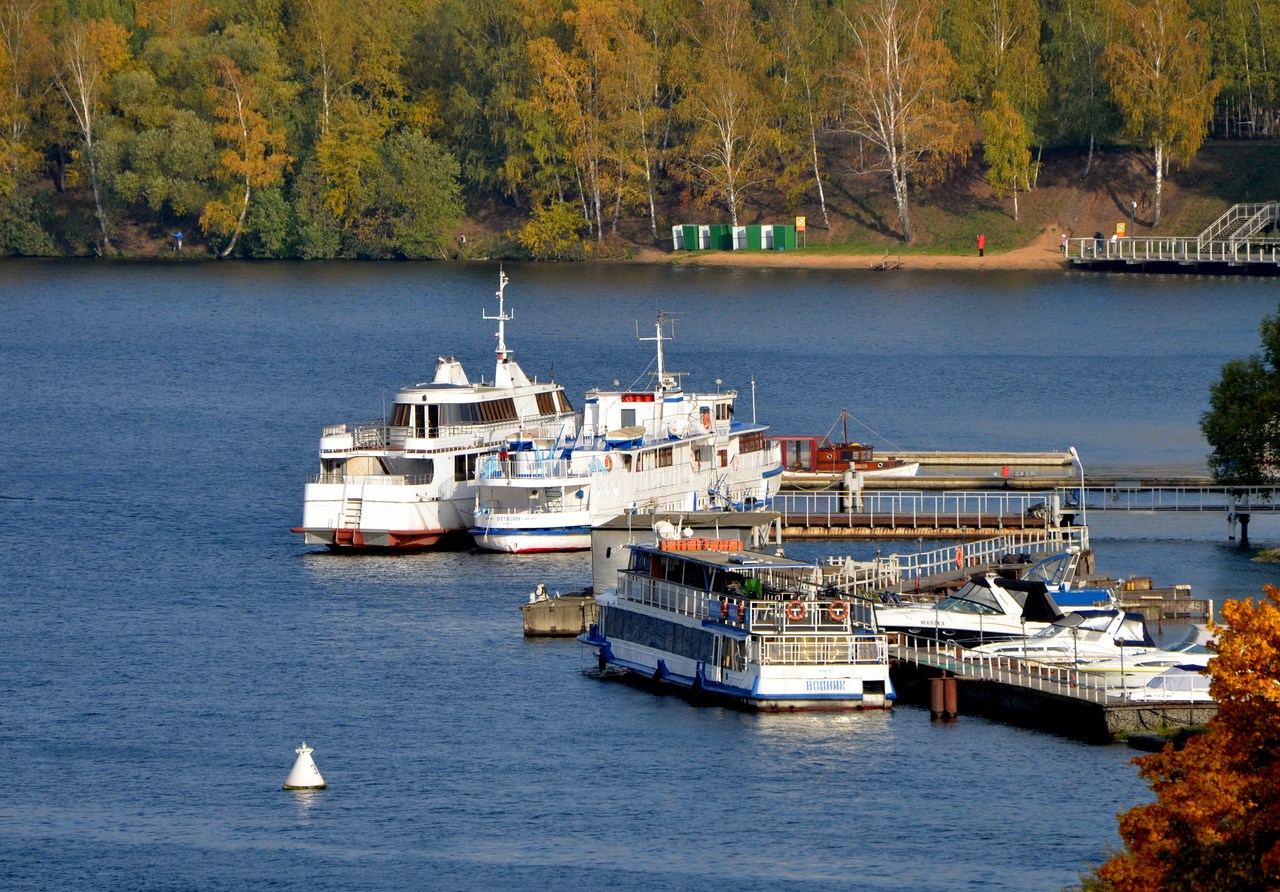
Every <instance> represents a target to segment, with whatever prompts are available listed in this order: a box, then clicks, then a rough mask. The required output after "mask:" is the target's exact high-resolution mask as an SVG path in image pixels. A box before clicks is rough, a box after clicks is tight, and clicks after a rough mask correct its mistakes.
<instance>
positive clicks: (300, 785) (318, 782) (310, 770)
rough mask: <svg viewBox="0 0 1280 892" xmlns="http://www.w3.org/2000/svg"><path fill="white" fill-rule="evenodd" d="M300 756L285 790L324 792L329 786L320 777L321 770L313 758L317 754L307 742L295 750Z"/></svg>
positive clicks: (287, 780)
mask: <svg viewBox="0 0 1280 892" xmlns="http://www.w3.org/2000/svg"><path fill="white" fill-rule="evenodd" d="M294 752H295V753H297V754H298V759H297V761H295V762H294V763H293V770H292V771H290V772H289V777H288V778H286V779H285V782H284V788H285V789H286V790H323V789H324V788H325V787H327V786H329V785H328V784H326V783H325V782H324V778H323V777H321V776H320V769H319V768H317V767H316V760H315V759H313V758H311V754H312V753H313V752H315V750H313V749H312V748H311V747H309V746H307V742H306V741H305V740H304V741H302V746H300V747H298V748H297V749H296V750H294Z"/></svg>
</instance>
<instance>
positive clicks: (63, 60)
mask: <svg viewBox="0 0 1280 892" xmlns="http://www.w3.org/2000/svg"><path fill="white" fill-rule="evenodd" d="M128 40H129V32H128V31H126V30H125V29H124V28H122V27H120V26H119V25H117V24H116V23H115V22H113V21H111V20H109V19H89V20H87V21H85V20H81V19H73V20H71V21H70V22H69V23H67V25H65V26H64V27H63V29H62V33H61V36H60V37H59V39H58V41H57V42H56V44H55V49H54V54H55V58H56V60H57V69H56V72H55V74H54V83H55V84H56V85H57V87H58V92H59V93H61V94H62V98H63V99H65V100H66V102H67V107H68V108H69V109H70V110H71V117H72V118H73V119H74V121H75V126H76V130H77V133H78V136H79V138H80V145H81V147H82V152H81V157H82V158H83V160H84V163H85V166H86V167H87V168H88V170H89V185H90V187H91V188H92V190H93V207H94V214H95V216H96V217H97V220H98V228H99V230H100V232H101V235H102V251H103V253H106V252H108V251H110V250H111V236H110V232H109V229H108V226H107V216H106V213H105V212H104V211H103V209H102V188H101V183H100V175H99V170H98V159H97V149H98V133H99V130H100V129H101V122H100V120H99V117H100V115H101V114H103V113H104V112H105V109H104V107H103V105H104V99H105V97H106V95H107V90H108V87H109V84H110V81H111V77H112V76H113V75H114V74H115V73H116V72H117V71H119V70H120V69H121V68H123V67H124V65H125V63H126V62H127V61H128V59H129V47H128Z"/></svg>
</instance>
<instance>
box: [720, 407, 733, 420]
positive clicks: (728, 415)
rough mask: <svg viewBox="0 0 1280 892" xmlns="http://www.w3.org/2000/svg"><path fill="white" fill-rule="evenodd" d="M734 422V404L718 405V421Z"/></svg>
mask: <svg viewBox="0 0 1280 892" xmlns="http://www.w3.org/2000/svg"><path fill="white" fill-rule="evenodd" d="M732 420H733V403H716V421H732Z"/></svg>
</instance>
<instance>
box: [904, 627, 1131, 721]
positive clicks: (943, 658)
mask: <svg viewBox="0 0 1280 892" xmlns="http://www.w3.org/2000/svg"><path fill="white" fill-rule="evenodd" d="M890 648H891V653H892V654H893V655H894V656H895V657H896V658H897V659H900V660H907V661H910V662H913V663H916V664H918V665H925V666H932V667H934V668H937V669H945V670H947V671H949V672H951V673H953V674H954V675H955V676H956V677H957V678H971V679H980V680H983V681H994V682H999V683H1000V684H1007V685H1016V686H1018V687H1024V688H1029V689H1031V690H1036V691H1044V692H1047V693H1051V694H1060V695H1061V696H1064V697H1075V698H1077V699H1080V700H1088V701H1089V702H1091V703H1100V704H1102V705H1104V706H1105V705H1107V704H1119V703H1123V702H1125V698H1124V697H1123V696H1122V695H1112V694H1111V693H1110V690H1109V689H1108V687H1107V686H1106V685H1105V684H1103V683H1102V682H1101V681H1100V680H1099V679H1097V678H1093V677H1086V676H1085V675H1084V674H1083V673H1080V672H1078V671H1077V670H1076V667H1075V666H1066V665H1056V664H1052V663H1040V662H1037V661H1035V660H1028V659H1024V658H1021V657H990V656H987V655H985V654H976V653H974V652H973V651H969V650H966V649H964V648H963V647H959V646H957V645H955V644H953V643H950V642H937V641H932V640H928V639H917V638H906V639H904V640H902V641H900V642H898V643H896V644H892V645H890Z"/></svg>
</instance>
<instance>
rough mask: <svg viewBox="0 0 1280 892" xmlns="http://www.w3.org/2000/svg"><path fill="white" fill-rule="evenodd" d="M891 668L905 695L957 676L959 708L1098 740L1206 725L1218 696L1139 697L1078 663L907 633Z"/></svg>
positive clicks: (916, 698) (924, 695)
mask: <svg viewBox="0 0 1280 892" xmlns="http://www.w3.org/2000/svg"><path fill="white" fill-rule="evenodd" d="M889 654H890V660H891V662H890V672H891V673H892V677H893V682H894V687H895V689H896V690H897V691H898V696H899V699H900V700H902V701H903V702H907V703H920V704H927V703H929V682H930V680H931V679H934V678H939V677H952V678H955V679H956V684H957V688H958V696H957V700H958V707H959V708H958V712H959V714H961V715H964V714H967V713H968V714H973V715H981V716H984V717H986V718H989V719H992V720H995V721H1002V722H1006V723H1008V724H1011V725H1018V726H1020V727H1027V728H1037V729H1039V730H1042V731H1049V732H1051V733H1055V734H1061V735H1064V736H1067V737H1073V738H1076V739H1079V740H1085V741H1088V742H1092V743H1109V742H1111V741H1113V740H1115V739H1116V738H1117V737H1122V736H1125V735H1128V734H1134V733H1140V732H1145V731H1153V730H1155V729H1158V728H1168V727H1177V726H1180V725H1181V726H1186V727H1191V726H1194V725H1202V724H1204V723H1205V722H1207V721H1208V720H1209V719H1210V718H1212V717H1213V716H1214V715H1216V714H1217V711H1218V707H1217V704H1216V703H1213V702H1197V703H1193V702H1181V701H1175V700H1168V701H1137V700H1135V699H1133V698H1132V696H1131V695H1132V694H1133V691H1132V690H1130V689H1119V690H1117V689H1115V688H1112V687H1108V686H1107V685H1106V684H1105V683H1103V682H1102V681H1100V680H1097V679H1094V678H1090V677H1086V673H1082V672H1079V671H1077V669H1076V667H1075V666H1074V665H1070V664H1066V665H1055V664H1049V663H1041V662H1038V661H1036V660H1029V659H1025V658H1020V657H1008V656H1001V657H988V656H986V655H983V654H977V653H975V652H973V651H970V650H966V649H965V648H961V647H957V646H956V645H955V644H954V643H952V642H937V641H931V640H927V639H914V638H912V639H908V638H902V639H899V640H898V641H897V642H895V643H891V644H890V648H889Z"/></svg>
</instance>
